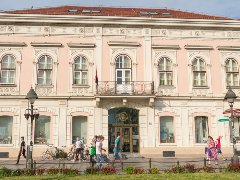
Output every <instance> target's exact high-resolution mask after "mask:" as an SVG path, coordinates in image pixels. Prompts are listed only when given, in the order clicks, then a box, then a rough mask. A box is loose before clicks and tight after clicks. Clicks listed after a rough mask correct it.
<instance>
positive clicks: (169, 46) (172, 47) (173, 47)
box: [152, 45, 180, 49]
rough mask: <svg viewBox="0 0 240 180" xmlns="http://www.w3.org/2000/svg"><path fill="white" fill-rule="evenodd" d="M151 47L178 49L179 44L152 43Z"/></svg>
mask: <svg viewBox="0 0 240 180" xmlns="http://www.w3.org/2000/svg"><path fill="white" fill-rule="evenodd" d="M152 48H153V49H180V46H179V45H152Z"/></svg>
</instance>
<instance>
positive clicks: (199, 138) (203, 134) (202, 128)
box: [195, 116, 208, 143]
mask: <svg viewBox="0 0 240 180" xmlns="http://www.w3.org/2000/svg"><path fill="white" fill-rule="evenodd" d="M207 139H208V118H207V117H205V116H197V117H195V142H196V143H206V142H207Z"/></svg>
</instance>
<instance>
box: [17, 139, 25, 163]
mask: <svg viewBox="0 0 240 180" xmlns="http://www.w3.org/2000/svg"><path fill="white" fill-rule="evenodd" d="M25 153H26V149H25V141H24V137H21V146H20V150H19V153H18V159H17V163H16V164H18V163H19V160H20V157H21V155H23V157H24V158H26V155H25Z"/></svg>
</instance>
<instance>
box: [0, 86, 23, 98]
mask: <svg viewBox="0 0 240 180" xmlns="http://www.w3.org/2000/svg"><path fill="white" fill-rule="evenodd" d="M0 95H1V96H4V95H19V92H18V88H17V86H15V87H13V86H8V87H6V86H2V85H1V86H0Z"/></svg>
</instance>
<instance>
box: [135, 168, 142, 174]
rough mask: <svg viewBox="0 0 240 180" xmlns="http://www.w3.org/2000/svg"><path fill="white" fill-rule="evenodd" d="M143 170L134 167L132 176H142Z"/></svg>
mask: <svg viewBox="0 0 240 180" xmlns="http://www.w3.org/2000/svg"><path fill="white" fill-rule="evenodd" d="M144 172H145V170H144V169H143V168H139V167H135V168H134V174H143V173H144Z"/></svg>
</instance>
